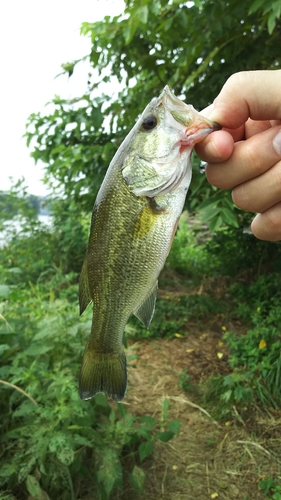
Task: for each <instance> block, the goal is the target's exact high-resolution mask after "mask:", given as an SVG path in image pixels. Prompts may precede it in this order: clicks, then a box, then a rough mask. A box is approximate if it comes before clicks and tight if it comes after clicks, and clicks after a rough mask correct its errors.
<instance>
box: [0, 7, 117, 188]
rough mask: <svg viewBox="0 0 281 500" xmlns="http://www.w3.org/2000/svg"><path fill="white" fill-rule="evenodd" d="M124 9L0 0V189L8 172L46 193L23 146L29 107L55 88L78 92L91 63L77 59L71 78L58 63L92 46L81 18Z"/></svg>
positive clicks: (39, 105)
mask: <svg viewBox="0 0 281 500" xmlns="http://www.w3.org/2000/svg"><path fill="white" fill-rule="evenodd" d="M122 10H123V2H122V0H79V1H77V0H48V1H47V0H24V1H23V0H9V1H6V2H0V69H1V79H0V82H1V83H0V110H1V113H0V145H1V155H0V190H7V189H9V187H10V186H11V181H10V179H9V178H10V177H12V178H13V179H14V181H17V180H18V179H19V178H22V177H24V178H25V183H26V185H27V186H28V191H29V193H31V194H35V195H39V196H44V195H45V194H47V189H46V187H45V186H44V184H43V183H42V182H41V179H42V177H43V167H42V165H41V166H40V165H39V163H38V164H37V165H35V163H34V160H33V159H32V158H31V157H30V150H29V149H28V148H27V147H26V144H25V138H22V136H23V134H24V133H25V125H26V122H27V118H28V116H29V115H30V114H31V113H37V112H43V113H44V109H45V104H46V103H47V102H49V101H51V99H52V98H53V96H54V95H55V94H57V95H59V96H60V97H63V98H69V97H74V96H77V95H81V94H82V93H83V91H84V90H85V89H86V84H87V73H88V70H89V67H88V66H87V65H86V63H80V64H79V65H78V68H77V69H75V71H74V74H73V76H72V77H71V78H68V77H67V76H66V75H63V76H61V77H59V78H55V77H56V76H57V75H58V74H59V73H61V71H62V69H61V64H62V63H66V62H70V61H72V60H75V59H79V58H80V57H82V56H85V55H86V54H87V53H89V52H90V47H91V44H90V39H89V38H88V37H82V36H80V26H81V24H82V22H84V21H86V22H94V21H97V20H101V19H103V17H104V16H105V15H112V16H113V15H117V14H119V13H121V12H122Z"/></svg>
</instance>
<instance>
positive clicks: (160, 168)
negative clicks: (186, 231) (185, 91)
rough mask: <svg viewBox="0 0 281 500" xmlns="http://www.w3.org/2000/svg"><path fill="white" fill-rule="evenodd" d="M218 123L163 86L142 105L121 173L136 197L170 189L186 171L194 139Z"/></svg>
mask: <svg viewBox="0 0 281 500" xmlns="http://www.w3.org/2000/svg"><path fill="white" fill-rule="evenodd" d="M219 128H221V127H220V125H218V124H217V123H215V122H212V121H210V120H208V119H207V118H204V117H202V116H201V115H200V114H199V113H198V111H196V110H195V109H194V107H193V106H191V105H188V104H185V103H184V102H183V101H181V100H180V99H179V98H178V97H176V96H175V95H174V94H173V92H172V91H171V89H170V88H169V87H168V86H166V87H165V88H164V90H163V91H162V93H161V94H160V96H159V97H158V98H154V99H152V101H151V102H150V103H149V104H148V106H147V107H146V108H145V110H144V112H143V113H142V115H141V116H140V118H139V119H138V121H137V123H136V125H135V127H134V128H133V130H132V131H131V133H130V147H129V149H130V154H129V155H128V156H127V158H126V160H125V161H124V163H123V165H122V175H123V178H124V179H125V181H126V182H127V184H128V185H129V187H130V188H131V190H132V191H133V192H134V194H135V195H137V196H142V195H143V196H148V197H154V196H157V195H159V194H164V193H167V192H170V191H172V190H173V189H175V188H176V187H178V186H179V184H180V183H181V181H182V180H183V178H184V177H185V176H186V175H187V174H188V175H189V178H191V162H190V156H191V152H192V149H193V147H194V146H195V144H196V143H197V142H200V141H202V140H203V139H204V138H205V137H206V136H207V135H208V134H210V133H211V132H213V131H214V130H218V129H219Z"/></svg>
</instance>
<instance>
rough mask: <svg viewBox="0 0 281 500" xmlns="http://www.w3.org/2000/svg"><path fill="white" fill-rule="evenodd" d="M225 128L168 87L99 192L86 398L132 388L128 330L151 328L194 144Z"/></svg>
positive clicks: (87, 288)
mask: <svg viewBox="0 0 281 500" xmlns="http://www.w3.org/2000/svg"><path fill="white" fill-rule="evenodd" d="M219 128H221V127H220V125H218V124H217V123H214V122H210V121H209V120H207V119H206V118H203V117H202V116H200V114H199V113H198V112H197V111H196V110H195V109H194V108H193V106H190V105H187V104H185V103H184V102H183V101H181V100H180V99H178V98H177V97H176V96H175V95H174V94H173V93H172V91H171V90H170V88H169V87H168V86H166V87H165V88H164V90H163V92H162V93H161V95H160V96H159V97H158V98H155V99H153V100H152V101H151V102H150V104H148V106H147V107H146V108H145V110H144V112H143V113H142V115H141V116H140V118H139V119H138V121H137V122H136V124H135V126H134V127H133V129H132V130H131V131H130V133H129V134H128V136H127V137H126V139H125V140H124V141H123V143H122V144H121V146H120V147H119V149H118V151H117V152H116V154H115V156H114V158H113V160H112V161H111V163H110V165H109V168H108V170H107V173H106V175H105V178H104V181H103V183H102V186H101V188H100V190H99V192H98V195H97V198H96V201H95V205H94V209H93V214H92V223H91V231H90V237H89V244H88V249H87V254H86V258H85V261H84V264H83V268H82V272H81V276H80V284H79V302H80V314H82V313H83V311H84V310H85V309H86V307H87V306H88V304H89V303H90V302H93V305H94V311H93V322H92V329H91V334H90V337H89V341H88V345H87V347H86V350H85V353H84V358H83V363H82V368H81V372H80V380H79V392H80V396H81V398H82V399H90V398H91V397H93V396H94V395H95V394H97V393H98V392H104V393H105V394H106V395H107V396H110V397H112V398H113V399H115V400H116V401H121V400H122V399H123V397H124V395H125V392H126V387H127V372H126V356H125V353H124V349H123V342H122V339H123V333H124V329H125V326H126V323H127V321H128V319H129V316H130V315H131V314H135V315H136V316H137V317H138V318H139V319H140V320H141V321H142V322H143V323H144V325H145V326H146V327H147V328H148V327H149V324H150V322H151V319H152V316H153V313H154V308H155V300H156V290H157V280H158V276H159V273H160V271H161V269H162V268H163V266H164V263H165V260H166V258H167V255H168V253H169V250H170V247H171V244H172V241H173V237H174V234H175V231H176V228H177V224H178V220H179V217H180V215H181V212H182V209H183V205H184V201H185V197H186V193H187V190H188V187H189V184H190V181H191V161H190V156H191V152H192V148H193V146H194V145H195V144H196V143H197V142H200V141H201V140H202V139H203V138H204V137H206V136H207V135H208V134H209V133H210V132H212V131H213V130H218V129H219Z"/></svg>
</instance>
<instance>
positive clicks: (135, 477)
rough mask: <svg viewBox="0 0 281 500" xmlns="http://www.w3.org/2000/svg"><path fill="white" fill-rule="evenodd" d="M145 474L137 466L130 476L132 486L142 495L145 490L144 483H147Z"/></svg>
mask: <svg viewBox="0 0 281 500" xmlns="http://www.w3.org/2000/svg"><path fill="white" fill-rule="evenodd" d="M145 475H146V474H145V472H144V470H143V469H141V468H140V467H138V466H137V465H135V467H134V468H133V470H132V472H131V474H130V480H131V483H132V486H133V487H134V488H135V490H137V491H138V492H139V493H142V491H143V488H144V483H145Z"/></svg>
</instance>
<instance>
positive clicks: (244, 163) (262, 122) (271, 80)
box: [196, 70, 281, 241]
mask: <svg viewBox="0 0 281 500" xmlns="http://www.w3.org/2000/svg"><path fill="white" fill-rule="evenodd" d="M202 115H203V116H204V115H205V116H206V117H208V118H210V119H211V120H213V121H216V122H218V123H220V124H221V125H222V126H223V127H224V130H220V131H217V132H213V133H212V134H210V135H208V137H206V139H205V140H204V141H202V142H201V143H199V144H198V145H197V146H196V152H197V153H198V155H199V156H200V158H202V159H203V160H205V161H207V162H208V164H207V167H206V175H207V179H208V181H209V182H210V183H211V184H213V185H214V186H216V187H218V188H221V189H232V199H233V202H234V203H235V204H236V205H237V206H238V207H239V208H241V209H243V210H248V211H250V212H259V213H258V215H256V217H255V218H254V220H253V222H252V226H251V229H252V232H253V234H254V235H255V236H256V237H257V238H260V239H263V240H270V241H277V240H280V239H281V70H276V71H247V72H241V73H235V74H234V75H232V76H231V77H230V78H229V79H228V80H227V82H226V84H225V85H224V86H223V88H222V90H221V92H220V94H219V95H218V97H217V98H216V99H215V100H214V103H213V104H212V105H211V106H209V107H208V108H206V109H205V110H203V111H202Z"/></svg>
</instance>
